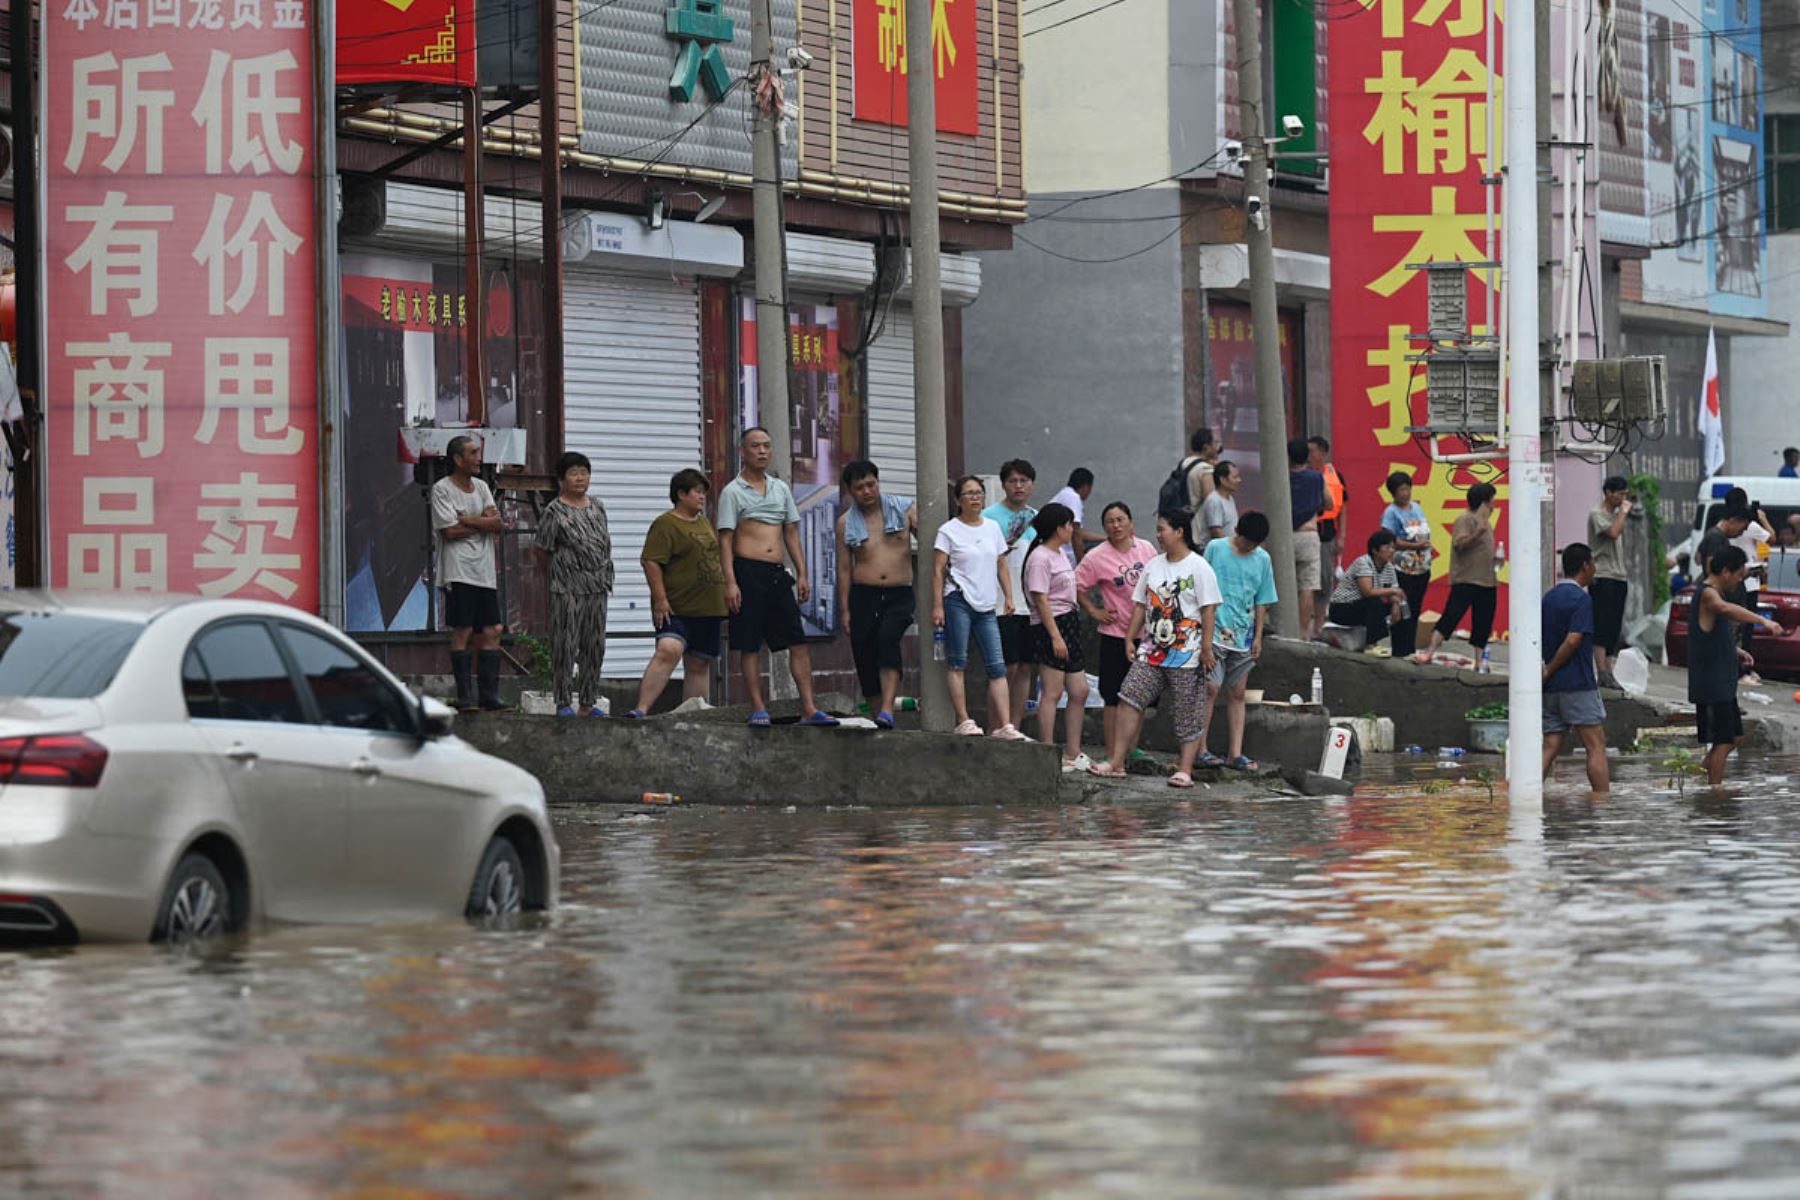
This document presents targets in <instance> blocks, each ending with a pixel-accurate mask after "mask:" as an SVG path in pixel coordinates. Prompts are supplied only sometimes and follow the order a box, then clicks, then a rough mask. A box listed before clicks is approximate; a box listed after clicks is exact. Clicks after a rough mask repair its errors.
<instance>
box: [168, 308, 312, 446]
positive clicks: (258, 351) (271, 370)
mask: <svg viewBox="0 0 1800 1200" xmlns="http://www.w3.org/2000/svg"><path fill="white" fill-rule="evenodd" d="M202 395H203V397H204V399H205V404H206V409H205V412H204V414H203V415H202V416H201V418H200V431H199V432H198V433H196V434H195V435H194V440H195V441H199V442H205V443H206V444H207V445H209V446H210V445H212V440H213V438H215V437H216V436H218V432H219V414H221V413H225V412H233V413H236V414H237V427H238V428H237V435H238V436H237V442H238V449H239V450H242V451H243V452H244V453H245V454H297V453H299V451H300V447H301V446H303V445H304V444H305V443H306V433H305V431H304V430H300V429H296V428H294V427H293V426H291V425H289V424H288V340H287V339H286V338H282V337H266V338H256V337H249V338H207V339H206V369H205V382H204V384H203V385H202Z"/></svg>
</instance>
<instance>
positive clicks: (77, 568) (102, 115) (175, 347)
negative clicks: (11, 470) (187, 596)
mask: <svg viewBox="0 0 1800 1200" xmlns="http://www.w3.org/2000/svg"><path fill="white" fill-rule="evenodd" d="M313 18H314V9H313V5H312V3H311V2H310V0H189V2H188V3H181V2H180V0H61V2H59V3H56V4H53V5H47V6H46V7H45V10H44V124H43V138H42V143H41V144H42V146H43V148H44V180H45V193H46V205H45V219H44V229H45V238H44V270H45V275H44V282H45V293H46V303H47V313H46V319H45V323H44V325H45V328H46V330H47V331H48V355H47V360H46V378H45V422H46V442H47V448H48V455H47V458H48V467H47V469H48V475H49V506H48V513H47V519H48V531H49V544H50V579H51V582H52V584H53V585H54V586H56V587H67V588H120V589H124V590H128V591H175V592H198V593H200V594H201V595H205V596H214V597H218V596H242V597H247V598H255V599H262V600H277V601H283V602H286V603H290V604H294V605H297V606H300V607H304V608H307V609H316V608H317V606H318V602H319V577H318V566H319V564H318V530H319V499H318V458H317V456H318V445H317V438H318V402H317V383H318V371H319V361H318V357H319V356H318V334H317V312H318V278H317V275H318V273H317V269H316V266H315V260H314V238H315V236H316V233H317V231H316V229H315V221H314V209H313V201H314V187H315V179H314V176H315V175H316V174H317V161H316V149H315V145H314V140H313V107H314V103H315V97H314V95H313V85H312V69H313V49H312V21H313Z"/></svg>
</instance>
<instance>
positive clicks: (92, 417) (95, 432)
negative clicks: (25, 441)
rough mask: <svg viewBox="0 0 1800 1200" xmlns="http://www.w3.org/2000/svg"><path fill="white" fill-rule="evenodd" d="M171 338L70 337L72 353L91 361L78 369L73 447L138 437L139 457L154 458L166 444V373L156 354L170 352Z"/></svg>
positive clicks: (84, 450)
mask: <svg viewBox="0 0 1800 1200" xmlns="http://www.w3.org/2000/svg"><path fill="white" fill-rule="evenodd" d="M171 349H173V347H172V346H171V345H170V343H168V342H133V341H132V340H131V339H130V338H129V337H127V336H126V335H125V334H123V333H115V334H113V335H112V336H111V337H110V338H108V339H107V340H106V341H104V342H70V343H69V344H68V345H67V346H66V347H64V350H65V352H66V353H67V354H68V355H69V357H70V358H91V359H93V360H94V361H93V363H92V364H91V365H89V366H86V367H79V368H77V369H76V371H75V437H74V441H73V443H72V444H73V446H74V448H75V453H76V454H77V455H78V456H79V455H86V454H88V453H89V451H90V446H91V443H93V442H110V441H128V442H136V443H137V449H138V457H140V458H155V457H156V456H157V455H159V454H161V453H162V448H163V373H162V368H160V367H152V366H151V365H150V360H151V359H152V358H166V357H168V355H169V352H170V350H171Z"/></svg>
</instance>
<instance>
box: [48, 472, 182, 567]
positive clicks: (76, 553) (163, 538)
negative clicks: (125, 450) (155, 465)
mask: <svg viewBox="0 0 1800 1200" xmlns="http://www.w3.org/2000/svg"><path fill="white" fill-rule="evenodd" d="M118 499H123V500H124V502H125V505H126V506H125V507H122V508H121V507H117V506H116V504H109V500H112V501H115V502H116V501H117V500H118ZM81 523H82V524H83V525H85V526H89V527H97V528H99V529H103V530H104V529H108V528H119V527H124V528H139V527H143V526H154V525H155V524H156V480H154V479H151V478H148V477H144V476H137V477H130V476H127V477H123V478H108V477H105V476H98V475H96V476H90V477H88V478H86V479H83V480H82V481H81ZM64 545H65V547H66V554H67V557H68V571H69V586H70V587H71V588H102V589H105V590H108V591H110V590H113V589H115V588H118V589H123V590H125V591H136V592H166V591H168V590H169V535H168V534H166V533H92V532H90V533H71V534H70V535H69V537H68V540H67V541H66V542H65V543H64Z"/></svg>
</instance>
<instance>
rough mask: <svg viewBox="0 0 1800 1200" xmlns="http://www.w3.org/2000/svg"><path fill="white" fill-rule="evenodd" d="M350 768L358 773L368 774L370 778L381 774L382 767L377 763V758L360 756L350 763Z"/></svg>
mask: <svg viewBox="0 0 1800 1200" xmlns="http://www.w3.org/2000/svg"><path fill="white" fill-rule="evenodd" d="M350 769H351V770H352V771H355V772H356V773H357V774H358V775H367V776H369V777H370V778H374V777H375V776H377V775H379V774H381V768H380V767H378V766H376V765H375V760H374V759H372V758H359V759H357V760H356V761H355V762H353V763H351V764H350Z"/></svg>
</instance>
